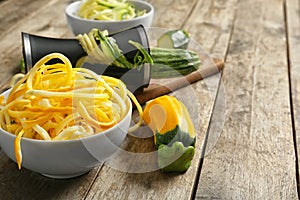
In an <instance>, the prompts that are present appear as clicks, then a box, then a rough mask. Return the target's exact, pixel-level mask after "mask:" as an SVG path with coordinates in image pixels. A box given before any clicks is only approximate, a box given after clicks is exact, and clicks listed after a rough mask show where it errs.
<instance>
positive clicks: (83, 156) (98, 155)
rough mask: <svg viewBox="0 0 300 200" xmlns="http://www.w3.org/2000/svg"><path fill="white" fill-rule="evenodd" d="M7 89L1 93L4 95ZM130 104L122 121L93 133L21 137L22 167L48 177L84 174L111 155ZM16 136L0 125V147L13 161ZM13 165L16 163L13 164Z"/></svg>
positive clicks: (125, 128)
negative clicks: (73, 137)
mask: <svg viewBox="0 0 300 200" xmlns="http://www.w3.org/2000/svg"><path fill="white" fill-rule="evenodd" d="M9 92H10V90H8V91H6V92H4V93H3V94H4V95H5V96H6V97H7V95H8V94H9ZM128 104H130V106H129V107H130V108H129V111H128V113H127V114H126V116H125V117H124V119H123V120H122V121H120V122H119V123H118V124H116V125H115V126H113V127H112V128H110V129H108V130H106V131H104V132H102V133H99V134H95V135H93V136H89V137H86V138H81V139H76V140H65V141H44V140H35V139H28V138H22V139H21V149H22V155H23V161H22V168H27V169H29V170H31V171H34V172H38V173H41V174H43V175H45V176H48V177H52V178H72V177H76V176H79V175H81V174H84V173H86V172H88V171H90V170H91V169H93V168H94V167H96V166H97V165H99V164H100V163H101V162H103V161H105V160H106V159H107V158H109V157H110V156H111V155H113V154H114V153H115V152H116V151H117V150H118V149H119V147H120V145H121V143H122V142H123V140H124V139H125V137H126V134H127V131H128V129H129V125H130V121H131V112H132V111H131V110H132V109H131V107H132V106H131V102H130V100H129V99H128ZM15 138H16V136H15V135H13V134H11V133H8V132H7V131H5V130H3V129H2V128H0V147H1V148H2V150H3V151H4V152H5V153H6V155H7V156H8V157H9V158H10V159H12V160H13V161H15V162H16V159H15V152H14V141H15ZM16 167H17V166H16Z"/></svg>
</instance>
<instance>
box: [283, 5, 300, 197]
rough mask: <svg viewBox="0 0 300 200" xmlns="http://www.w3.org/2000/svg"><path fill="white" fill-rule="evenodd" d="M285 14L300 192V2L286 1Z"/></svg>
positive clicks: (299, 188)
mask: <svg viewBox="0 0 300 200" xmlns="http://www.w3.org/2000/svg"><path fill="white" fill-rule="evenodd" d="M285 9H286V11H285V13H286V23H287V41H288V52H289V55H288V56H289V57H288V61H289V65H290V66H289V67H290V84H291V86H290V88H291V98H292V108H293V116H292V117H293V120H294V137H295V141H296V144H295V150H296V152H297V158H298V169H297V170H298V177H297V179H298V192H299V191H300V186H299V178H300V177H299V173H300V171H299V166H300V162H299V159H300V158H299V152H300V95H299V94H300V87H299V86H300V57H299V52H300V16H299V10H300V5H299V1H296V0H286V1H285Z"/></svg>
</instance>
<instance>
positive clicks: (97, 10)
mask: <svg viewBox="0 0 300 200" xmlns="http://www.w3.org/2000/svg"><path fill="white" fill-rule="evenodd" d="M65 15H66V19H67V23H68V25H69V27H70V29H71V31H72V32H73V33H74V35H78V34H84V33H88V32H89V31H90V30H92V29H93V28H97V29H99V30H107V31H108V32H109V33H111V34H114V33H117V32H121V31H123V30H125V29H129V28H132V27H135V26H138V25H143V26H144V27H151V24H152V20H153V16H154V7H153V6H152V5H151V4H150V3H148V2H145V1H141V0H129V1H117V0H114V1H110V2H107V1H104V0H98V1H94V0H89V1H76V2H73V3H71V4H69V5H68V6H67V7H66V9H65Z"/></svg>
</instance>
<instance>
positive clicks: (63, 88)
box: [0, 53, 142, 169]
mask: <svg viewBox="0 0 300 200" xmlns="http://www.w3.org/2000/svg"><path fill="white" fill-rule="evenodd" d="M54 58H55V59H59V60H61V61H62V63H56V64H47V62H48V61H50V60H52V59H54ZM128 96H129V97H130V98H131V100H132V101H133V103H135V105H136V108H137V109H138V111H139V114H140V116H142V108H141V106H140V105H139V103H138V102H137V100H136V98H135V97H134V95H133V94H132V93H131V92H130V91H128V90H127V88H126V85H125V84H124V83H123V82H122V81H121V80H119V79H116V78H113V77H108V76H103V75H98V74H96V73H94V72H93V71H91V70H88V69H85V68H72V65H71V63H70V61H69V60H68V58H66V57H65V56H64V55H62V54H60V53H52V54H49V55H46V56H45V57H43V58H42V59H41V60H39V61H38V62H37V63H36V64H35V66H34V67H33V68H32V69H31V71H30V72H29V73H27V74H26V75H24V77H22V78H21V79H20V80H19V81H18V82H17V83H15V85H14V86H13V87H12V89H11V91H10V93H9V96H8V97H7V98H6V99H5V98H4V97H3V96H2V97H0V102H1V111H0V125H1V127H2V128H3V129H4V130H6V131H8V132H10V133H12V134H14V135H16V136H17V137H16V140H15V155H16V160H17V162H18V166H19V169H20V168H21V162H22V154H21V143H20V141H21V138H22V137H26V138H31V139H38V140H51V141H54V140H72V139H78V138H82V137H86V136H90V135H93V134H98V133H100V134H101V132H102V131H104V130H107V129H109V128H111V127H113V126H114V125H115V124H117V123H118V122H119V121H120V120H122V119H123V118H124V116H125V115H126V113H127V112H128V109H129V107H130V106H129V104H130V102H129V101H130V100H129V99H128ZM141 123H142V119H141V117H140V120H139V122H138V123H137V124H135V125H134V126H133V127H131V128H130V130H129V131H134V129H136V128H137V127H139V126H140V124H141Z"/></svg>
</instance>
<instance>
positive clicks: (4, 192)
mask: <svg viewBox="0 0 300 200" xmlns="http://www.w3.org/2000/svg"><path fill="white" fill-rule="evenodd" d="M149 2H151V3H152V4H153V5H154V7H155V9H156V11H155V18H154V22H153V26H154V27H163V28H169V29H174V28H184V29H185V30H187V31H188V32H189V33H190V35H191V37H192V38H193V39H195V40H196V41H197V42H198V43H199V44H200V45H201V46H202V47H203V48H204V49H205V51H207V52H208V53H209V54H210V55H211V56H212V57H217V58H221V59H223V60H224V61H225V69H224V71H223V73H222V74H216V75H214V76H212V77H209V78H207V79H205V80H203V81H199V82H197V83H195V84H193V85H192V86H191V87H190V88H193V90H194V91H197V93H196V95H197V96H196V97H197V98H196V99H194V100H195V103H194V104H192V103H191V104H188V107H189V109H193V108H195V109H196V110H197V111H198V113H193V114H192V116H193V118H194V119H195V117H196V118H197V119H199V120H198V126H197V127H196V128H197V134H198V135H197V139H198V141H200V142H198V143H197V145H196V148H197V149H196V155H195V159H194V160H193V162H192V166H191V167H190V169H189V170H188V171H187V172H186V173H185V174H182V175H169V174H162V173H161V172H160V171H151V172H144V173H129V172H123V171H121V170H117V169H114V168H113V167H110V166H109V165H106V164H103V165H101V166H99V167H98V168H95V169H94V170H92V171H90V172H89V173H88V174H85V175H83V176H80V177H77V178H73V179H65V180H57V179H51V178H46V177H44V176H42V175H40V174H37V173H34V172H31V171H29V170H26V169H22V170H21V171H19V170H18V169H17V166H16V164H15V163H13V162H12V161H11V160H9V158H8V157H7V156H6V155H5V154H4V152H3V151H1V149H0V199H298V197H299V195H298V193H299V162H298V152H299V148H298V147H299V144H298V143H299V142H300V141H299V133H300V132H299V131H300V124H299V122H300V111H299V110H300V89H299V84H300V82H299V81H300V56H299V52H300V17H299V9H300V7H299V5H300V4H299V3H300V2H299V1H297V0H286V1H284V0H269V1H265V0H165V1H159V0H149ZM68 3H70V1H67V0H37V1H31V0H22V1H18V0H6V1H4V0H0V10H1V13H0V24H1V26H0V38H1V39H0V47H1V48H0V52H1V53H0V66H1V68H0V86H1V88H2V89H4V88H5V87H7V83H8V82H9V80H10V78H11V77H12V75H13V74H15V73H17V72H18V71H19V67H18V65H19V62H20V59H21V56H22V49H21V48H22V45H21V37H20V36H21V31H24V32H29V33H32V34H38V35H44V36H49V37H62V38H67V37H74V36H73V35H72V33H71V32H70V30H69V29H68V27H67V24H66V19H65V16H64V8H65V7H66V5H67V4H68ZM208 85H209V87H208ZM184 94H186V93H185V89H182V90H178V91H176V92H175V95H179V96H180V95H184ZM191 106H193V107H191ZM205 138H207V145H206V146H205V145H204V144H205V143H204V142H203V141H205V140H204V139H205ZM151 141H152V138H145V139H140V138H134V137H132V136H128V138H127V139H126V142H127V143H126V144H127V147H126V150H128V151H133V152H134V151H135V150H134V149H139V148H140V147H141V145H144V146H148V147H149V148H150V149H151V145H152V143H151ZM205 147H206V148H205ZM203 156H204V157H203Z"/></svg>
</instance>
